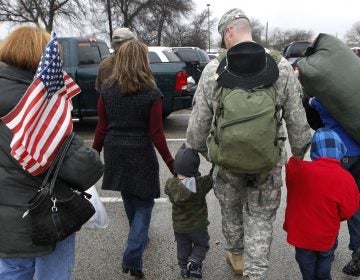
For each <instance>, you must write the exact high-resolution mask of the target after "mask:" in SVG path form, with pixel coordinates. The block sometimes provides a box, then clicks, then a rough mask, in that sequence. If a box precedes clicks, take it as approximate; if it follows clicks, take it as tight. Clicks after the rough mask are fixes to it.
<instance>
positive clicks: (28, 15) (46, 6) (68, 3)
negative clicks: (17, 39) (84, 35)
mask: <svg viewBox="0 0 360 280" xmlns="http://www.w3.org/2000/svg"><path fill="white" fill-rule="evenodd" d="M79 14H85V10H84V3H83V1H81V0H47V1H42V0H26V1H25V0H0V21H3V22H4V21H7V22H12V23H34V24H36V25H37V26H41V27H45V29H46V30H47V31H49V32H50V31H52V30H53V26H54V22H56V21H59V20H60V18H66V19H68V20H70V22H76V21H77V19H78V18H79Z"/></svg>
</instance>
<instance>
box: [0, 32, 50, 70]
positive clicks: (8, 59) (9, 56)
mask: <svg viewBox="0 0 360 280" xmlns="http://www.w3.org/2000/svg"><path fill="white" fill-rule="evenodd" d="M49 40H50V34H49V33H48V32H46V31H45V30H44V29H42V28H39V27H32V26H22V27H19V28H17V29H15V30H14V31H12V32H11V33H10V34H9V35H8V36H7V37H6V38H5V39H4V41H2V42H1V43H0V61H2V62H5V63H7V64H10V65H12V66H15V67H18V68H21V69H24V70H30V71H34V72H35V71H36V69H37V67H38V65H39V62H40V59H41V55H42V54H43V51H44V49H45V47H46V45H47V43H48V42H49Z"/></svg>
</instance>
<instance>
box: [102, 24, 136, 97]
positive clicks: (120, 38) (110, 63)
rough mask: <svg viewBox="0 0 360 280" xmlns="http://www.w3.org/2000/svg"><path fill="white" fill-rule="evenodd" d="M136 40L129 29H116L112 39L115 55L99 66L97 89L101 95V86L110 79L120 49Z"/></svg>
mask: <svg viewBox="0 0 360 280" xmlns="http://www.w3.org/2000/svg"><path fill="white" fill-rule="evenodd" d="M134 39H136V37H135V35H134V33H132V32H131V31H130V29H129V28H126V27H122V28H118V29H115V31H114V33H113V35H112V38H111V47H112V48H113V49H114V53H113V54H111V55H110V56H109V57H107V58H105V59H104V60H103V61H101V63H100V65H99V71H98V75H97V78H96V82H95V89H96V91H97V92H99V93H100V90H101V86H102V84H103V82H104V81H105V80H106V79H107V78H109V77H110V75H111V73H112V69H113V67H114V63H115V54H116V51H117V50H118V48H119V47H120V46H121V45H122V44H123V43H124V42H126V41H128V40H134Z"/></svg>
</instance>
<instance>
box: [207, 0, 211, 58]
mask: <svg viewBox="0 0 360 280" xmlns="http://www.w3.org/2000/svg"><path fill="white" fill-rule="evenodd" d="M206 6H207V7H208V33H209V34H208V36H209V52H210V4H206Z"/></svg>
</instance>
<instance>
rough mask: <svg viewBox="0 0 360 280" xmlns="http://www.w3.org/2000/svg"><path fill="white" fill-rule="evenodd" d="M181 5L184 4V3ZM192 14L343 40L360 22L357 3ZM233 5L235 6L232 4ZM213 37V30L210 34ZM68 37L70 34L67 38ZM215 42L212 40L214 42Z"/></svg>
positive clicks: (199, 2)
mask: <svg viewBox="0 0 360 280" xmlns="http://www.w3.org/2000/svg"><path fill="white" fill-rule="evenodd" d="M184 1H185V0H184ZM194 2H195V4H196V7H195V8H196V11H197V12H201V11H202V10H204V9H207V4H210V7H209V8H210V12H211V18H217V21H216V22H217V23H218V21H219V19H220V18H221V16H222V14H223V13H224V12H226V11H227V10H229V9H231V8H240V9H242V10H243V11H244V12H245V13H246V14H247V15H248V17H250V18H254V19H258V20H260V22H261V23H262V24H263V25H264V26H265V25H266V22H268V27H269V31H271V30H272V29H274V28H275V27H279V28H281V29H283V30H285V29H293V28H298V29H305V30H312V31H313V32H314V35H317V34H318V33H320V32H322V33H329V34H332V35H334V36H338V38H339V39H343V37H344V35H345V33H346V31H348V30H349V29H350V28H351V26H352V25H353V24H354V23H355V22H357V21H360V0H342V1H325V0H298V1H294V0H272V1H269V0H247V1H236V2H238V3H239V4H236V5H234V2H235V1H233V0H194ZM236 2H235V3H236ZM211 31H212V32H211V33H212V34H214V35H213V36H215V34H217V26H216V28H214V30H211ZM7 33H8V27H7V25H6V24H1V23H0V39H1V38H3V37H4V36H6V34H7ZM69 35H71V34H69ZM214 39H215V38H214Z"/></svg>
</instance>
